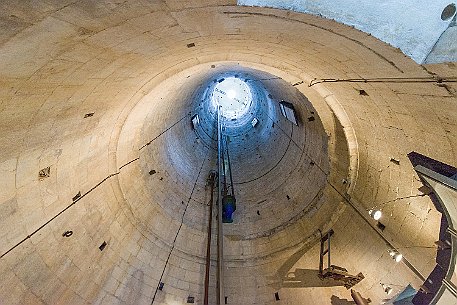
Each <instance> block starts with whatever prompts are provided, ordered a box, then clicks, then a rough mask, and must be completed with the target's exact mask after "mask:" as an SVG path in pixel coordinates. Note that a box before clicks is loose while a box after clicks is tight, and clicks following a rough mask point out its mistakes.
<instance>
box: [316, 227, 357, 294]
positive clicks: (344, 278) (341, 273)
mask: <svg viewBox="0 0 457 305" xmlns="http://www.w3.org/2000/svg"><path fill="white" fill-rule="evenodd" d="M333 234H334V231H333V230H332V229H331V230H330V231H328V232H327V234H325V235H323V236H322V237H321V251H320V259H319V277H320V278H321V279H322V280H324V279H327V278H330V279H333V280H335V281H339V282H342V284H343V286H344V287H346V289H350V288H351V287H352V286H354V285H356V284H358V283H359V282H360V281H361V280H363V279H364V278H365V277H364V275H363V274H362V273H361V272H359V274H357V275H351V274H349V273H348V271H347V269H345V268H343V267H339V266H336V265H331V263H330V239H331V237H332V235H333ZM325 244H327V249H325ZM325 255H327V268H326V269H324V256H325Z"/></svg>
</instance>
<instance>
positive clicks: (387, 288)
mask: <svg viewBox="0 0 457 305" xmlns="http://www.w3.org/2000/svg"><path fill="white" fill-rule="evenodd" d="M381 286H382V289H384V292H385V293H387V295H389V294H391V293H392V291H393V289H392V287H390V286H388V285H386V284H381Z"/></svg>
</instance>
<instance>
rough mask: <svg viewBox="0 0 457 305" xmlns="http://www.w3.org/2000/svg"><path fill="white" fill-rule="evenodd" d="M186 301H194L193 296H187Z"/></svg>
mask: <svg viewBox="0 0 457 305" xmlns="http://www.w3.org/2000/svg"><path fill="white" fill-rule="evenodd" d="M187 303H195V298H194V297H191V296H188V297H187Z"/></svg>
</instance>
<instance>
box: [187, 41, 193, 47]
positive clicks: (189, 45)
mask: <svg viewBox="0 0 457 305" xmlns="http://www.w3.org/2000/svg"><path fill="white" fill-rule="evenodd" d="M187 47H188V48H193V47H195V43H193V42H192V43H188V44H187Z"/></svg>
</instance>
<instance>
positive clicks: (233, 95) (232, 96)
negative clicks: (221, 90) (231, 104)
mask: <svg viewBox="0 0 457 305" xmlns="http://www.w3.org/2000/svg"><path fill="white" fill-rule="evenodd" d="M235 96H236V92H235V91H234V90H229V91H228V92H227V97H228V98H234V97H235Z"/></svg>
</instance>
